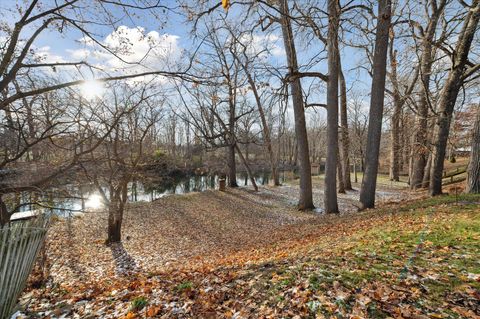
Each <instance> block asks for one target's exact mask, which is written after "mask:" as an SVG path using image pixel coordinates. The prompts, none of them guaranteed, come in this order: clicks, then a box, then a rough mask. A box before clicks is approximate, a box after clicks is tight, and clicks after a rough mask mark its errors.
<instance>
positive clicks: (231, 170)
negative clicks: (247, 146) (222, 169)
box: [227, 142, 238, 187]
mask: <svg viewBox="0 0 480 319" xmlns="http://www.w3.org/2000/svg"><path fill="white" fill-rule="evenodd" d="M235 145H236V144H235V142H232V144H231V145H229V146H228V147H227V165H228V185H229V186H230V187H238V184H237V164H236V162H235Z"/></svg>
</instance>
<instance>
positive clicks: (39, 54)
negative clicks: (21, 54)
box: [34, 46, 66, 63]
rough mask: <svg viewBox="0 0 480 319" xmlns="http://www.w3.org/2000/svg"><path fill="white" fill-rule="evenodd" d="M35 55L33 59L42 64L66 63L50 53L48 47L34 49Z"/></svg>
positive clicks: (60, 57)
mask: <svg viewBox="0 0 480 319" xmlns="http://www.w3.org/2000/svg"><path fill="white" fill-rule="evenodd" d="M34 50H35V55H34V58H35V59H36V60H38V61H41V62H42V63H62V62H66V61H65V59H64V58H63V57H62V56H60V55H56V54H54V53H52V52H51V48H50V47H49V46H43V47H39V48H34Z"/></svg>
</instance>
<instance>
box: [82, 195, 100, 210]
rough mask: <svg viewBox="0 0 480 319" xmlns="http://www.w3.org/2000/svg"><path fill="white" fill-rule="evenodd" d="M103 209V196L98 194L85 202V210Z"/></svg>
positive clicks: (89, 197)
mask: <svg viewBox="0 0 480 319" xmlns="http://www.w3.org/2000/svg"><path fill="white" fill-rule="evenodd" d="M102 207H103V200H102V196H100V195H98V194H92V195H90V196H88V199H87V201H86V202H85V208H89V209H99V208H102Z"/></svg>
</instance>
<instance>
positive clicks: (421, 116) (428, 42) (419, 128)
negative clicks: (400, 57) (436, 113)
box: [410, 0, 446, 189]
mask: <svg viewBox="0 0 480 319" xmlns="http://www.w3.org/2000/svg"><path fill="white" fill-rule="evenodd" d="M432 3H434V2H432ZM445 3H446V0H441V1H439V3H438V4H437V5H436V6H433V7H432V15H431V17H430V19H429V21H428V25H427V28H426V32H425V35H424V36H423V39H422V43H421V50H422V54H421V56H420V101H419V103H418V106H417V114H416V122H415V123H416V124H415V139H414V144H413V148H414V149H413V152H412V154H413V171H412V174H413V175H412V177H411V180H410V188H412V189H416V188H420V187H422V184H423V178H424V174H425V167H426V165H427V161H428V152H429V141H428V136H427V133H428V113H429V112H428V111H429V108H430V106H429V105H430V97H429V95H430V77H431V73H432V66H433V62H434V58H435V48H434V46H433V42H434V38H435V31H436V29H437V24H438V21H439V20H440V16H441V15H442V13H443V10H444V8H445Z"/></svg>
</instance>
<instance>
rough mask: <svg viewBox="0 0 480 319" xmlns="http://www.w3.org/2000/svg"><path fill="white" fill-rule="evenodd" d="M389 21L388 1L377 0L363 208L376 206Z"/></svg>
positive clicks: (362, 197)
mask: <svg viewBox="0 0 480 319" xmlns="http://www.w3.org/2000/svg"><path fill="white" fill-rule="evenodd" d="M390 20H391V0H379V1H378V21H377V33H376V37H375V53H374V56H373V76H372V90H371V98H370V112H369V119H368V133H367V148H366V152H365V153H366V158H365V162H366V163H365V165H366V167H365V173H364V176H363V181H362V189H361V190H360V202H361V203H362V208H372V207H375V191H376V187H377V173H378V156H379V151H380V139H381V135H382V118H383V103H384V101H383V99H384V97H385V75H386V71H387V50H388V33H389V29H390Z"/></svg>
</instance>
